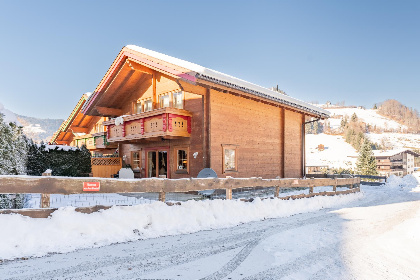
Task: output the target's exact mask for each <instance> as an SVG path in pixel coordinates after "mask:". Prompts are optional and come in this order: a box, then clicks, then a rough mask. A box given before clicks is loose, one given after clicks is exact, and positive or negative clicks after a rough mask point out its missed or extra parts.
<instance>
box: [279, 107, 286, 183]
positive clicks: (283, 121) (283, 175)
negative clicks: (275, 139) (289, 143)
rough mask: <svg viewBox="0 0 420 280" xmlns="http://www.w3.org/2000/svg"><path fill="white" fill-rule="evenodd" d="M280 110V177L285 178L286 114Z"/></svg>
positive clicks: (283, 110) (282, 109)
mask: <svg viewBox="0 0 420 280" xmlns="http://www.w3.org/2000/svg"><path fill="white" fill-rule="evenodd" d="M280 109H281V120H280V121H281V123H280V124H281V125H280V127H281V128H280V131H281V139H280V140H281V161H280V162H281V177H282V178H284V177H285V174H286V172H285V170H284V169H285V167H286V159H285V155H286V153H285V143H286V141H285V140H286V136H285V123H286V119H285V118H286V114H285V109H284V108H280Z"/></svg>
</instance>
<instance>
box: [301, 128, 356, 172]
mask: <svg viewBox="0 0 420 280" xmlns="http://www.w3.org/2000/svg"><path fill="white" fill-rule="evenodd" d="M320 144H322V145H324V147H325V149H324V150H323V151H319V150H318V149H317V147H318V145H320ZM305 145H306V151H305V156H306V165H307V166H314V165H315V166H318V165H328V166H329V167H335V168H340V167H341V168H354V167H355V164H356V161H357V159H356V158H351V157H350V156H355V157H357V155H358V154H357V151H356V150H355V149H354V148H353V147H352V146H351V145H350V144H349V143H347V142H346V141H345V140H344V138H343V137H342V136H339V135H328V134H306V138H305Z"/></svg>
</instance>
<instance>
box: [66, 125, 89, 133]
mask: <svg viewBox="0 0 420 280" xmlns="http://www.w3.org/2000/svg"><path fill="white" fill-rule="evenodd" d="M70 130H71V131H73V132H74V133H88V132H89V128H87V127H77V126H76V127H70Z"/></svg>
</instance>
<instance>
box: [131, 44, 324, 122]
mask: <svg viewBox="0 0 420 280" xmlns="http://www.w3.org/2000/svg"><path fill="white" fill-rule="evenodd" d="M126 48H128V49H131V50H133V51H136V52H140V53H143V54H145V55H148V56H150V57H154V58H157V59H159V60H162V61H165V62H167V63H170V64H173V65H176V66H178V67H182V68H185V69H188V70H190V71H191V72H194V73H189V74H190V75H191V74H193V75H195V77H196V78H197V79H202V80H206V81H209V82H213V83H217V84H221V85H224V86H227V87H230V88H234V89H238V90H241V91H245V92H248V93H251V94H253V95H256V96H259V97H263V98H267V99H270V100H273V101H275V102H279V103H282V104H285V105H288V106H291V107H294V108H297V109H301V110H304V111H307V112H310V113H313V114H315V115H319V116H320V117H323V118H325V117H328V116H329V115H330V113H329V112H328V111H327V110H324V109H322V108H319V107H317V106H314V105H312V104H309V103H306V102H304V101H301V100H299V99H296V98H293V97H290V96H288V95H284V94H281V93H279V92H277V91H273V90H270V89H268V88H264V87H262V86H259V85H256V84H253V83H250V82H247V81H244V80H241V79H238V78H236V77H233V76H230V75H227V74H224V73H221V72H218V71H215V70H212V69H209V68H206V67H203V66H200V65H198V64H195V63H191V62H188V61H185V60H182V59H179V58H176V57H172V56H169V55H166V54H162V53H159V52H156V51H152V50H149V49H145V48H142V47H139V46H135V45H128V46H126Z"/></svg>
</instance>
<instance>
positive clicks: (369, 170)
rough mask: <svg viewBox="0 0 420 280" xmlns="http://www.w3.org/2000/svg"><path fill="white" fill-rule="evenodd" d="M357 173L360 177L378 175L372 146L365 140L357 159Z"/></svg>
mask: <svg viewBox="0 0 420 280" xmlns="http://www.w3.org/2000/svg"><path fill="white" fill-rule="evenodd" d="M356 167H357V172H358V174H360V175H378V171H377V170H376V167H377V166H376V158H375V157H374V156H373V152H372V144H371V143H370V141H369V140H367V139H365V140H364V141H363V145H362V147H361V148H360V151H359V157H358V158H357V163H356Z"/></svg>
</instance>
